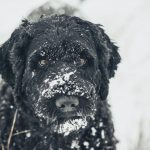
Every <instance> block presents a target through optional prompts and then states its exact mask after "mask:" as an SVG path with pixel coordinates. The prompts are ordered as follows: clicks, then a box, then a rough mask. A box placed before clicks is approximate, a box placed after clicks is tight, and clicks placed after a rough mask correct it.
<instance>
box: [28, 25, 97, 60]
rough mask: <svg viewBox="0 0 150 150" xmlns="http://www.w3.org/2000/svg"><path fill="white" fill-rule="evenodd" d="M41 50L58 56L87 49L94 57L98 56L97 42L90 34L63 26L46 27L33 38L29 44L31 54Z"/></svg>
mask: <svg viewBox="0 0 150 150" xmlns="http://www.w3.org/2000/svg"><path fill="white" fill-rule="evenodd" d="M41 51H49V52H50V53H51V54H53V55H54V54H57V55H56V57H57V56H58V55H59V54H60V55H65V54H79V53H81V52H83V51H87V52H88V53H89V54H90V55H91V56H92V57H93V58H96V57H97V55H96V48H95V44H94V41H93V40H92V38H91V37H90V36H87V34H85V33H84V32H82V31H80V32H77V31H70V30H68V29H65V30H63V29H62V28H61V27H60V28H53V29H45V31H44V32H41V33H40V34H37V35H36V36H35V37H34V38H33V40H32V42H31V44H30V46H29V55H30V54H32V53H34V52H38V53H40V52H41Z"/></svg>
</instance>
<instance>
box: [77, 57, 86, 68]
mask: <svg viewBox="0 0 150 150" xmlns="http://www.w3.org/2000/svg"><path fill="white" fill-rule="evenodd" d="M85 64H86V60H85V59H84V58H80V60H79V62H78V63H77V65H78V66H79V67H82V66H84V65H85Z"/></svg>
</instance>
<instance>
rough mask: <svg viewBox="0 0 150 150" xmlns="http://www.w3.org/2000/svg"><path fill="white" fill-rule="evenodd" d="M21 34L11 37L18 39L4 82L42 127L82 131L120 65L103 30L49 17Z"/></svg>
mask: <svg viewBox="0 0 150 150" xmlns="http://www.w3.org/2000/svg"><path fill="white" fill-rule="evenodd" d="M22 28H25V29H23V32H22V35H21V34H20V33H19V32H20V31H17V36H16V34H15V35H12V36H14V37H15V38H18V39H17V42H16V41H15V40H14V41H13V42H14V43H12V46H11V52H10V54H8V55H10V57H11V63H10V64H11V65H10V64H9V65H8V66H7V67H9V68H10V66H12V69H11V70H9V71H10V72H12V74H13V77H14V79H15V80H16V81H15V83H14V81H10V79H8V78H9V77H8V76H7V77H6V75H5V72H2V75H3V77H4V78H5V79H6V80H8V81H9V82H10V83H12V84H13V85H15V92H16V93H21V94H22V95H21V97H23V98H22V99H23V100H24V102H23V103H24V105H27V106H28V107H29V109H30V110H31V111H32V112H33V114H34V115H35V116H36V118H37V119H38V120H39V124H40V125H41V126H42V127H52V128H53V131H54V132H58V133H66V132H71V131H74V130H79V129H80V128H84V127H85V126H87V125H88V122H89V120H90V119H92V118H93V117H94V115H95V113H96V111H97V107H96V106H97V103H98V99H99V100H105V99H106V96H107V93H108V82H109V81H108V80H109V78H110V77H111V76H113V75H114V70H115V69H116V65H117V63H118V62H119V61H120V57H119V55H118V53H117V47H115V46H114V45H113V44H112V43H111V42H110V40H109V38H108V37H107V36H106V35H105V34H104V32H103V30H102V29H100V28H98V27H97V26H96V25H94V24H92V23H89V22H85V21H83V20H80V19H79V18H73V17H72V18H71V17H68V16H54V17H51V18H47V19H42V20H41V21H39V22H37V23H33V24H28V23H27V24H26V25H23V27H22ZM24 32H25V33H24ZM18 34H19V35H18ZM27 34H28V35H27ZM18 36H19V37H20V38H19V37H18ZM14 37H13V38H14ZM21 40H22V41H21ZM19 42H20V43H19ZM21 42H22V43H21ZM17 44H18V45H17ZM4 47H5V45H4ZM20 49H22V50H20ZM1 53H2V51H1ZM3 57H4V56H3ZM3 60H5V58H3Z"/></svg>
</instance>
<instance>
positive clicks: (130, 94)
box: [0, 0, 150, 150]
mask: <svg viewBox="0 0 150 150" xmlns="http://www.w3.org/2000/svg"><path fill="white" fill-rule="evenodd" d="M63 1H66V2H67V3H69V4H71V5H73V6H77V7H78V9H79V10H80V11H81V14H82V16H84V17H85V18H86V19H88V20H90V21H92V22H95V23H100V24H102V25H104V27H105V30H106V32H107V33H108V35H109V36H110V37H111V38H112V39H113V40H114V41H115V42H116V43H117V45H118V46H119V47H120V54H121V56H122V63H121V64H120V65H119V70H118V71H117V74H116V77H115V78H114V79H112V80H111V82H110V92H109V99H110V102H111V105H112V107H111V109H112V112H113V120H114V123H115V129H116V136H117V138H118V139H119V141H120V143H119V144H118V149H119V150H134V149H136V146H137V142H138V139H139V135H140V132H142V137H143V140H142V142H143V143H144V145H145V148H142V146H141V147H140V148H139V147H138V149H140V150H145V149H150V142H149V139H150V128H149V126H150V111H149V106H150V92H149V91H150V69H149V68H150V44H149V39H150V38H149V35H150V21H149V18H150V1H149V0H132V1H131V0H113V1H110V0H101V1H100V0H92V1H91V0H86V1H85V2H83V3H82V4H80V3H79V0H77V1H75V0H73V1H70V0H63ZM45 2H46V0H38V1H37V0H32V1H31V0H21V1H20V0H13V1H10V0H5V1H2V0H0V20H1V21H0V43H1V44H2V43H3V42H4V41H6V40H7V39H8V37H9V36H10V34H11V33H12V31H13V30H14V28H15V27H16V26H18V24H19V22H20V20H21V19H23V18H25V17H26V15H27V14H28V13H30V11H31V10H32V9H34V8H36V7H37V6H40V5H41V4H42V3H45ZM6 8H7V9H6ZM136 150H137V149H136Z"/></svg>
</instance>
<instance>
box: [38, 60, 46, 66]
mask: <svg viewBox="0 0 150 150" xmlns="http://www.w3.org/2000/svg"><path fill="white" fill-rule="evenodd" d="M47 64H48V61H47V60H45V59H42V60H40V61H38V65H39V66H40V67H44V66H46V65H47Z"/></svg>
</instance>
